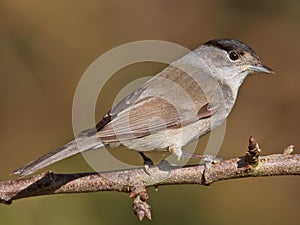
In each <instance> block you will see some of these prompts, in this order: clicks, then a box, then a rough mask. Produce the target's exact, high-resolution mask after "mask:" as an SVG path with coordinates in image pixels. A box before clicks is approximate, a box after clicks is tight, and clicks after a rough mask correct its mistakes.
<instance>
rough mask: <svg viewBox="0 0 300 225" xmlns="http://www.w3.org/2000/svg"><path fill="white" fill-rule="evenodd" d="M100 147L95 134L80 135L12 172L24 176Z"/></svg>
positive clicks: (100, 144)
mask: <svg viewBox="0 0 300 225" xmlns="http://www.w3.org/2000/svg"><path fill="white" fill-rule="evenodd" d="M100 147H103V144H102V143H101V142H99V138H98V137H97V136H91V137H81V138H78V139H76V140H73V141H71V142H69V143H68V144H66V145H63V146H61V147H59V148H57V149H55V150H53V151H51V152H49V153H47V154H45V155H42V156H41V157H39V158H37V159H36V160H33V161H31V162H29V163H27V164H26V165H24V166H22V167H20V168H18V169H16V170H15V171H14V172H13V173H14V174H19V175H20V176H26V175H29V174H32V173H34V172H36V171H37V170H40V169H42V168H44V167H46V166H49V165H50V164H53V163H55V162H57V161H59V160H62V159H64V158H67V157H70V156H72V155H75V154H77V153H79V152H84V151H88V150H90V149H94V148H100Z"/></svg>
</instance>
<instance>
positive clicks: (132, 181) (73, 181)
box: [0, 138, 300, 220]
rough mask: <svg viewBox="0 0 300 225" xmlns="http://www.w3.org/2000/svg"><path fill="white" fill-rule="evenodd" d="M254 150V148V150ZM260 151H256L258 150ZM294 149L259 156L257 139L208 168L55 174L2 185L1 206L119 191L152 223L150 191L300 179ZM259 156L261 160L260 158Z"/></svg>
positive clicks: (161, 166)
mask: <svg viewBox="0 0 300 225" xmlns="http://www.w3.org/2000/svg"><path fill="white" fill-rule="evenodd" d="M250 146H252V147H253V148H252V147H250ZM255 149H256V150H255ZM292 149H293V146H290V147H288V148H286V150H285V151H284V154H274V155H268V156H259V152H260V151H259V147H258V145H257V143H256V142H255V140H254V139H253V138H250V140H249V151H248V152H247V153H246V155H245V156H242V157H239V158H234V159H229V160H225V161H220V162H216V163H213V164H211V165H210V166H206V165H191V166H185V167H179V166H171V165H170V164H169V163H168V162H166V161H162V162H161V163H159V164H158V165H155V166H151V167H150V168H148V169H147V171H145V168H144V167H141V168H135V169H130V170H120V171H110V172H102V173H81V174H54V173H52V172H47V173H43V174H38V175H34V176H30V177H25V178H17V179H12V180H8V181H3V182H1V183H0V202H1V203H4V204H10V203H12V201H13V200H16V199H21V198H28V197H32V196H40V195H50V194H62V193H83V192H98V191H118V192H126V193H130V194H129V196H130V197H132V198H134V203H133V208H134V212H135V214H136V215H137V216H138V218H139V220H142V219H143V218H144V217H145V216H146V217H147V218H148V219H151V211H150V210H151V207H150V205H148V203H147V202H146V201H147V199H148V194H147V192H146V188H147V187H153V186H154V187H157V186H160V185H171V184H200V185H209V184H212V183H214V182H217V181H221V180H227V179H235V178H242V177H260V176H279V175H300V154H294V155H292V154H291V153H292ZM258 156H259V157H258Z"/></svg>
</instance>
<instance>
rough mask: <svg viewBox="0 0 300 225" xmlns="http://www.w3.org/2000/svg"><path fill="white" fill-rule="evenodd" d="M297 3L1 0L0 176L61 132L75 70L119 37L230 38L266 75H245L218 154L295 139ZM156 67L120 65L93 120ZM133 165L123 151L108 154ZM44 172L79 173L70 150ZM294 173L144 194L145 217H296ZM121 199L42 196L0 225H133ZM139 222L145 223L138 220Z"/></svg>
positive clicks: (264, 220)
mask: <svg viewBox="0 0 300 225" xmlns="http://www.w3.org/2000/svg"><path fill="white" fill-rule="evenodd" d="M299 11H300V2H299V1H292V0H286V1H279V0H278V1H274V0H273V1H272V0H268V1H259V0H252V1H239V0H223V1H221V0H220V1H218V0H213V1H199V0H187V1H178V0H176V1H175V0H163V1H155V0H153V1H141V0H139V1H138V0H135V1H121V0H115V1H103V0H101V1H96V0H93V1H85V2H83V1H82V2H81V3H76V2H74V1H70V0H64V1H57V0H56V1H55V0H53V1H37V0H28V1H8V0H2V1H1V2H0V28H1V29H0V38H1V39H0V40H1V41H0V72H1V74H0V101H1V111H0V124H1V136H0V137H1V142H0V152H1V157H0V158H1V160H0V176H1V180H6V179H10V178H12V176H10V175H9V174H10V173H11V171H12V170H14V169H16V168H17V167H19V166H20V165H22V164H24V163H26V162H28V161H30V160H32V159H34V158H36V157H37V156H39V155H41V154H44V153H46V152H48V151H50V150H51V149H53V148H55V147H58V146H59V145H61V144H64V143H65V142H67V141H68V140H70V139H72V137H73V136H72V135H73V132H72V101H73V95H74V92H75V89H76V85H77V83H78V82H79V80H80V78H81V76H82V74H83V73H84V71H85V70H86V68H87V67H88V66H89V65H90V64H91V63H92V62H93V61H94V60H95V59H96V58H97V57H98V56H100V55H102V54H103V53H105V52H106V51H108V50H110V49H112V48H114V47H117V46H118V45H120V44H124V43H127V42H132V41H137V40H145V39H146V40H147V39H158V40H165V41H170V42H175V43H178V44H180V45H183V46H185V47H187V48H189V49H194V48H196V47H197V46H199V45H200V44H202V43H203V42H205V41H207V40H209V39H212V38H219V37H229V38H235V39H240V40H242V41H244V42H246V43H247V44H249V45H250V46H252V47H253V49H254V50H255V51H256V52H257V53H258V54H259V55H260V57H261V58H262V59H263V61H264V62H265V64H266V65H268V66H270V67H272V68H273V69H274V70H275V71H276V75H275V76H271V75H269V76H268V75H262V74H257V75H253V76H250V77H249V78H247V81H246V82H245V83H244V85H243V86H242V88H241V90H240V93H239V98H238V101H237V103H236V106H235V108H234V110H233V112H232V113H231V115H230V118H229V119H228V122H227V130H226V136H225V140H224V143H223V146H222V149H221V151H220V153H219V156H221V157H223V158H230V157H237V156H240V155H242V154H243V153H244V152H245V151H246V149H247V139H248V137H249V135H250V134H254V135H255V137H256V138H257V140H258V142H259V144H260V145H261V148H262V150H263V154H272V153H281V152H282V150H283V149H284V148H285V147H286V146H288V145H289V144H294V145H295V146H296V153H299V150H298V146H300V139H299V129H300V120H299V114H300V100H299V96H300V88H299V82H300V77H299V58H300V43H299V41H300V14H299ZM161 67H162V65H158V64H148V65H147V66H136V67H134V68H131V67H130V68H127V69H126V68H125V69H124V70H122V71H120V73H118V74H117V75H116V76H114V77H113V79H111V80H110V82H109V83H108V84H107V85H106V88H105V89H106V91H105V90H104V91H103V93H101V96H100V99H99V102H98V106H97V112H98V113H99V115H95V117H96V118H97V119H100V118H101V116H102V115H103V113H105V111H107V110H108V109H109V108H110V106H111V102H112V101H113V99H114V97H115V96H114V95H115V94H117V93H118V91H119V90H120V89H121V88H122V87H123V86H124V85H126V83H128V82H129V81H132V80H133V79H134V78H135V77H136V74H139V75H141V76H145V75H150V74H152V75H153V74H155V72H157V71H158V69H160V68H161ZM114 154H116V155H119V156H118V157H119V158H121V159H123V160H125V161H133V162H135V163H136V164H137V165H138V164H139V163H141V161H140V158H139V157H138V156H137V154H133V153H132V151H123V150H115V152H114ZM47 169H51V170H54V171H55V172H69V173H71V172H82V171H90V170H91V168H90V167H89V166H88V165H87V163H86V162H85V161H84V160H83V158H82V157H81V156H80V155H78V156H75V157H73V158H70V159H67V160H64V161H62V162H59V163H57V164H55V165H53V166H51V167H49V168H47ZM299 187H300V180H299V178H298V177H272V178H271V177H270V178H251V179H239V180H231V181H226V182H220V183H216V184H213V185H212V186H210V187H202V186H201V187H200V186H191V185H185V186H183V185H181V186H166V187H160V188H159V191H158V192H155V191H154V190H153V189H149V194H150V203H151V205H152V207H153V210H152V211H153V218H154V219H153V222H151V224H155V223H157V224H166V223H169V224H207V225H208V224H244V225H248V224H249V225H250V224H253V223H254V224H273V225H277V224H278V225H279V224H283V223H287V222H288V223H290V224H295V223H299V216H298V212H299V209H300V207H299V200H300V197H299V193H298V191H299ZM131 205H132V200H131V199H129V198H128V196H127V195H126V194H121V193H92V194H77V195H60V196H45V197H37V198H30V199H24V200H19V201H16V202H14V203H13V204H12V205H11V206H4V205H1V206H0V221H1V222H0V223H1V224H6V225H10V224H11V225H15V224H18V225H19V224H22V225H27V224H28V225H29V224H30V225H32V224H44V225H48V224H49V225H50V224H72V225H77V224H108V223H109V224H120V223H122V224H128V223H131V224H139V222H138V221H137V219H136V217H135V216H134V215H133V213H132V209H131ZM144 223H147V224H150V222H148V221H145V222H144Z"/></svg>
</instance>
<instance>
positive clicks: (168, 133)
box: [14, 39, 274, 175]
mask: <svg viewBox="0 0 300 225" xmlns="http://www.w3.org/2000/svg"><path fill="white" fill-rule="evenodd" d="M256 72H260V73H274V72H273V70H272V69H270V68H269V67H267V66H265V65H263V64H262V62H261V60H260V59H259V57H258V55H257V54H256V53H255V52H254V51H253V50H252V49H251V48H250V47H249V46H247V45H246V44H244V43H242V42H240V41H237V40H232V39H216V40H211V41H208V42H206V43H205V44H203V45H201V46H200V47H198V48H197V49H195V50H194V51H192V52H190V53H188V54H187V55H185V56H183V57H182V58H180V59H178V60H176V61H175V62H173V63H171V64H170V65H169V66H168V67H166V68H165V69H164V70H162V71H161V72H160V73H158V74H156V75H155V76H154V77H153V78H151V79H150V80H148V81H147V82H146V83H144V84H143V85H142V86H141V87H140V88H138V89H137V90H136V91H135V92H133V93H132V94H130V95H129V96H127V97H126V98H124V99H123V100H122V101H120V102H119V103H118V104H116V105H115V106H114V107H113V108H112V109H111V110H110V111H109V112H108V113H107V114H106V115H105V116H104V117H103V119H102V120H101V121H100V122H99V123H98V124H97V125H96V127H95V128H92V129H88V130H85V131H83V132H82V133H80V135H79V136H78V137H77V138H76V139H75V140H73V141H71V142H69V143H68V144H66V145H63V146H61V147H60V148H58V149H56V150H54V151H51V152H49V153H47V154H45V155H43V156H41V157H39V158H37V159H36V160H34V161H32V162H30V163H28V164H26V165H24V166H22V167H20V168H19V169H17V170H15V171H14V173H15V174H20V175H28V174H31V173H34V172H35V171H37V170H39V169H41V168H44V167H46V166H48V165H50V164H52V163H54V162H57V161H59V160H61V159H64V158H66V157H69V156H72V155H74V154H76V153H79V152H84V151H87V150H90V149H95V148H101V147H104V146H110V147H115V146H118V145H120V144H121V145H124V146H126V147H128V148H130V149H134V150H137V151H139V152H146V151H153V150H156V151H170V152H171V153H173V154H174V155H176V156H177V157H178V158H180V157H181V155H182V150H181V148H182V147H183V146H185V145H186V144H188V143H190V142H191V141H193V140H196V139H197V138H199V137H200V136H203V135H204V134H206V133H208V132H209V131H211V130H212V129H214V128H215V127H217V126H219V125H220V124H221V123H222V122H224V120H225V119H226V118H227V117H228V115H229V113H230V111H231V110H232V107H233V106H234V103H235V101H236V99H237V94H238V89H239V87H240V85H241V84H242V82H243V81H244V79H245V78H246V76H247V75H249V74H251V73H256Z"/></svg>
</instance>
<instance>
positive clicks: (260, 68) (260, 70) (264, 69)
mask: <svg viewBox="0 0 300 225" xmlns="http://www.w3.org/2000/svg"><path fill="white" fill-rule="evenodd" d="M249 69H250V70H251V71H253V72H258V73H272V74H275V72H274V70H272V69H271V68H270V67H267V66H265V65H263V64H258V65H256V66H249Z"/></svg>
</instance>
